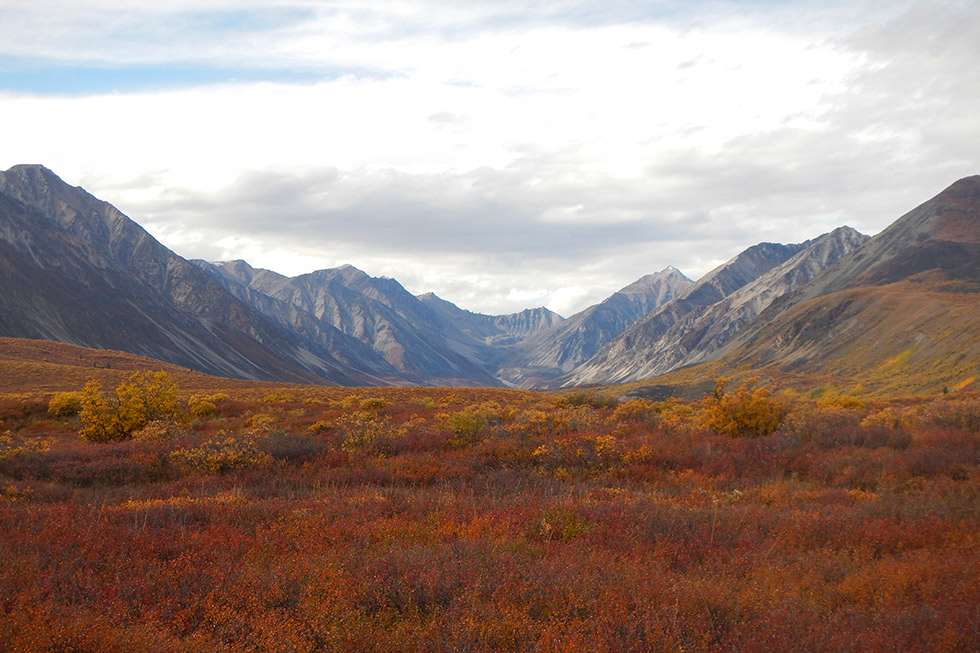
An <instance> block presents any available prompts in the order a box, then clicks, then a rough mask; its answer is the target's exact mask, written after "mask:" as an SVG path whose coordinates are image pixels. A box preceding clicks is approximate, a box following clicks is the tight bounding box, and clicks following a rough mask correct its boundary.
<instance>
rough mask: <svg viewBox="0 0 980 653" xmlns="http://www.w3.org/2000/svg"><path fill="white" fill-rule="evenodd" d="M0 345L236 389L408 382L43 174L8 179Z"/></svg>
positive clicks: (2, 205)
mask: <svg viewBox="0 0 980 653" xmlns="http://www.w3.org/2000/svg"><path fill="white" fill-rule="evenodd" d="M0 335H4V336H14V337H24V338H42V339H50V340H58V341H61V342H66V343H71V344H77V345H83V346H86V347H95V348H101V349H116V350H122V351H127V352H130V353H134V354H139V355H143V356H149V357H152V358H155V359H159V360H163V361H167V362H171V363H175V364H178V365H182V366H186V367H190V368H192V369H196V370H200V371H204V372H208V373H211V374H218V375H222V376H230V377H239V378H249V379H264V380H281V381H296V382H304V383H340V384H377V383H397V382H400V379H399V377H398V374H397V373H396V371H395V370H394V369H393V368H391V367H390V366H389V365H387V364H386V363H385V362H384V360H382V359H380V358H379V357H377V356H376V355H375V354H374V352H372V351H371V350H370V349H369V348H366V347H364V345H363V344H362V343H360V342H358V341H357V340H355V339H353V338H349V337H347V336H345V335H344V334H343V333H340V332H339V331H337V330H332V331H326V330H318V331H317V332H316V333H314V334H310V335H308V336H304V335H302V334H299V333H297V332H295V331H292V330H286V329H283V328H282V326H281V325H280V324H277V323H275V322H274V321H271V320H269V319H268V318H267V317H265V316H263V315H262V314H260V313H259V312H257V311H256V310H255V309H253V308H252V307H250V306H249V305H248V304H246V303H244V302H242V301H239V300H238V299H236V298H235V297H233V296H232V295H230V294H229V293H227V292H226V291H225V290H224V288H222V286H221V285H220V284H218V283H217V282H216V281H215V280H214V279H213V278H212V277H211V276H209V275H207V274H204V273H203V272H202V271H201V270H199V269H198V268H197V267H195V266H193V265H191V264H190V263H188V262H187V261H185V260H184V259H182V258H180V257H179V256H177V255H176V254H174V253H173V252H171V251H170V250H168V249H167V248H166V247H164V246H163V245H161V244H160V243H158V242H157V241H156V240H154V239H153V238H152V237H151V236H150V235H149V234H148V233H146V231H144V230H143V229H142V228H141V227H140V226H139V225H137V224H136V223H134V222H133V221H132V220H130V219H129V218H127V217H126V216H125V215H123V214H122V213H120V212H119V211H118V210H116V209H115V208H114V207H113V206H111V205H110V204H107V203H105V202H102V201H100V200H98V199H96V198H94V197H92V196H91V195H89V194H88V193H86V192H85V191H84V190H82V189H81V188H76V187H72V186H69V185H68V184H65V183H64V182H63V181H62V180H61V179H59V178H58V177H57V176H56V175H55V174H54V173H52V172H51V171H50V170H47V169H46V168H44V167H42V166H16V167H14V168H11V169H10V170H8V171H6V172H2V173H0Z"/></svg>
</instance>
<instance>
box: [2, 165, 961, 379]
mask: <svg viewBox="0 0 980 653" xmlns="http://www.w3.org/2000/svg"><path fill="white" fill-rule="evenodd" d="M978 293H980V177H968V178H966V179H962V180H960V181H958V182H956V183H954V184H953V185H952V186H950V187H949V188H948V189H946V190H945V191H943V192H942V193H940V194H939V195H938V196H937V197H935V198H933V199H932V200H929V201H928V202H926V203H925V204H923V205H922V206H920V207H918V208H916V209H914V210H913V211H911V212H909V213H908V214H906V215H905V216H902V217H901V218H899V219H898V220H897V221H896V222H895V223H894V224H892V225H891V226H890V227H889V228H887V229H885V230H884V231H882V232H881V233H879V234H878V235H876V236H874V237H871V238H869V237H867V236H864V235H862V234H859V233H858V232H856V231H855V230H853V229H851V228H849V227H841V228H838V229H836V230H834V231H832V232H830V233H827V234H824V235H823V236H820V237H818V238H815V239H812V240H809V241H806V242H803V243H797V244H788V245H787V244H778V243H760V244H758V245H754V246H752V247H749V248H748V249H746V250H745V251H743V252H742V253H740V254H739V255H737V256H736V257H734V258H733V259H731V260H730V261H728V262H726V263H724V264H723V265H721V266H719V267H718V268H716V269H714V270H712V271H711V272H709V273H708V274H706V275H704V276H703V277H702V278H700V279H698V280H697V281H696V282H695V281H691V280H690V279H688V278H687V277H685V276H684V275H683V274H682V273H681V272H680V271H679V270H677V269H676V268H674V267H672V266H669V267H667V268H665V269H664V270H661V271H660V272H656V273H653V274H649V275H646V276H644V277H642V278H641V279H638V280H637V281H635V282H633V283H631V284H629V285H627V286H626V287H624V288H623V289H621V290H619V291H618V292H616V293H614V294H612V295H611V296H610V297H608V298H607V299H605V300H604V301H602V302H600V303H598V304H596V305H594V306H591V307H589V308H587V309H585V310H583V311H581V312H579V313H577V314H575V315H572V316H570V317H568V318H567V319H564V318H562V317H561V316H559V315H558V314H556V313H554V312H552V311H549V310H548V309H546V308H533V309H527V310H524V311H521V312H519V313H514V314H511V315H496V316H495V315H483V314H479V313H473V312H470V311H467V310H464V309H461V308H459V307H457V306H456V305H454V304H452V303H451V302H448V301H446V300H444V299H441V298H439V297H437V296H436V295H434V294H432V293H428V294H424V295H419V296H415V295H413V294H412V293H410V292H409V291H407V290H406V289H405V288H404V287H403V286H402V285H401V284H400V283H398V282H397V281H396V280H394V279H390V278H378V277H372V276H370V275H368V274H366V273H364V272H362V271H361V270H358V269H357V268H354V267H353V266H349V265H346V266H342V267H339V268H334V269H328V270H318V271H316V272H311V273H309V274H304V275H299V276H296V277H287V276H284V275H281V274H278V273H276V272H273V271H270V270H262V269H257V268H254V267H252V266H251V265H249V264H248V263H247V262H245V261H224V262H208V261H198V260H195V261H188V260H185V259H184V258H182V257H180V256H178V255H177V254H175V253H174V252H172V251H170V250H169V249H167V248H166V247H164V246H163V245H162V244H160V243H159V242H157V241H156V240H155V239H154V238H153V237H152V236H151V235H150V234H148V233H147V232H146V231H145V230H144V229H143V228H142V227H140V226H139V225H138V224H136V223H135V222H134V221H132V220H131V219H129V218H128V217H126V216H125V215H123V214H122V213H121V212H120V211H118V210H117V209H116V208H115V207H113V206H111V205H110V204H108V203H106V202H103V201H101V200H99V199H97V198H95V197H93V196H92V195H90V194H89V193H87V192H86V191H84V190H83V189H81V188H78V187H73V186H71V185H69V184H67V183H65V182H63V181H62V180H61V179H60V178H59V177H58V176H57V175H55V174H54V173H53V172H51V171H50V170H48V169H47V168H44V167H43V166H39V165H21V166H15V167H13V168H11V169H10V170H7V171H6V172H0V336H8V337H17V338H33V339H43V340H55V341H60V342H65V343H70V344H75V345H81V346H85V347H90V348H96V349H114V350H120V351H126V352H130V353H134V354H138V355H141V356H147V357H151V358H155V359H158V360H161V361H166V362H168V363H172V364H176V365H180V366H183V367H187V368H190V369H193V370H198V371H202V372H206V373H209V374H216V375H221V376H228V377H234V378H243V379H257V380H271V381H290V382H299V383H321V384H340V385H392V384H398V385H406V384H418V385H479V386H519V387H538V386H552V387H557V386H575V385H583V384H608V383H624V382H635V381H644V380H646V379H650V378H652V377H655V376H658V375H662V374H665V373H669V372H675V373H676V372H677V371H678V370H691V369H694V370H696V369H698V366H704V365H707V364H710V365H712V366H713V367H712V371H713V372H714V371H717V370H719V369H722V368H725V367H726V366H727V367H728V368H730V369H744V368H746V367H758V368H765V369H769V370H774V371H782V372H784V373H795V374H802V373H808V374H815V375H846V376H847V377H848V378H854V379H867V382H868V383H874V382H875V380H876V379H893V380H894V381H895V382H898V381H899V380H900V379H902V378H908V377H910V375H911V376H916V375H917V377H916V378H919V379H921V380H922V383H921V384H920V385H922V386H923V387H926V386H928V387H930V388H933V387H935V386H937V384H941V385H944V386H949V385H952V386H954V387H961V386H963V385H964V382H965V381H970V378H971V376H973V377H974V378H975V377H977V376H980V329H978V328H977V324H980V319H978V318H980V314H978V305H980V302H978V301H977V299H978V297H980V295H978ZM889 361H891V362H889ZM719 366H721V367H719ZM722 371H723V370H722ZM970 382H972V381H970Z"/></svg>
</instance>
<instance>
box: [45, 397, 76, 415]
mask: <svg viewBox="0 0 980 653" xmlns="http://www.w3.org/2000/svg"><path fill="white" fill-rule="evenodd" d="M83 397H84V394H83V393H81V392H59V393H58V394H56V395H55V396H53V397H51V401H49V402H48V413H50V414H51V415H53V416H54V417H74V416H75V415H77V414H78V413H79V412H81V410H82V398H83Z"/></svg>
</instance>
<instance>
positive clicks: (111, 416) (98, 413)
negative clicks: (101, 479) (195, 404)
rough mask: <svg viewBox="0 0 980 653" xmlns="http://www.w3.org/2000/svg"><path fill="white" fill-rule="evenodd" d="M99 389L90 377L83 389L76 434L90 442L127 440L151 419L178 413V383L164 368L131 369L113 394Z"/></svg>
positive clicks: (164, 418) (164, 417)
mask: <svg viewBox="0 0 980 653" xmlns="http://www.w3.org/2000/svg"><path fill="white" fill-rule="evenodd" d="M101 390H102V386H101V385H99V383H98V382H97V381H89V382H88V383H86V384H85V389H84V390H83V391H82V401H81V404H82V408H81V411H80V412H79V416H80V417H81V420H82V428H81V430H80V431H79V435H81V437H82V438H83V439H85V440H88V441H89V442H112V441H115V440H128V439H129V438H130V437H132V434H133V432H134V431H137V430H139V429H141V428H143V427H144V426H146V424H147V423H148V422H150V421H153V420H162V421H174V420H176V419H177V417H178V416H179V411H178V406H177V393H178V390H177V384H176V383H174V381H173V379H172V378H171V377H170V375H169V374H167V373H166V372H163V371H160V372H149V371H143V372H134V373H133V374H131V375H130V377H129V379H127V380H126V381H124V382H122V383H120V384H119V386H118V387H117V388H116V396H115V397H104V396H103V395H102V392H101Z"/></svg>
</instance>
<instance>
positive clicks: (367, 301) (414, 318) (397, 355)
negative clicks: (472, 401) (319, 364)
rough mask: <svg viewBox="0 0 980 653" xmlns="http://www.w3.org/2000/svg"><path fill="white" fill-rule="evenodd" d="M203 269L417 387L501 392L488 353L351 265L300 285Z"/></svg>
mask: <svg viewBox="0 0 980 653" xmlns="http://www.w3.org/2000/svg"><path fill="white" fill-rule="evenodd" d="M198 265H200V266H201V267H202V268H204V269H205V270H207V271H209V272H211V273H212V274H215V275H217V276H218V277H219V278H221V279H223V280H224V282H225V283H226V284H228V287H229V288H230V289H231V290H232V291H233V292H234V293H235V294H236V295H237V296H239V297H241V298H243V299H245V300H246V301H249V302H250V303H251V304H252V305H253V306H255V307H256V308H258V309H259V310H261V311H263V312H266V313H267V314H269V315H271V316H273V317H276V316H281V315H282V314H283V312H284V311H295V310H299V311H302V312H304V313H308V314H311V315H313V316H315V317H316V318H317V319H319V320H320V321H322V322H323V323H325V324H329V325H332V326H333V327H335V328H337V329H339V330H340V331H341V332H343V333H345V334H347V335H349V336H351V337H354V338H356V339H358V340H359V341H360V342H362V343H364V344H366V345H367V346H369V347H371V348H372V350H373V351H375V352H376V353H377V354H378V355H380V356H381V357H383V358H384V359H385V361H387V362H388V363H389V364H390V365H391V366H392V367H393V368H395V369H396V370H398V372H399V373H401V374H402V375H403V376H405V378H407V379H410V380H413V381H414V382H416V383H428V384H438V385H499V381H498V380H497V379H496V378H495V377H494V376H493V374H492V371H491V370H489V369H488V368H487V367H486V366H485V364H484V363H485V360H484V359H486V358H490V355H489V353H488V352H487V351H485V350H487V349H488V348H487V347H486V345H485V344H484V343H481V342H478V341H476V340H474V339H473V338H472V337H470V336H468V335H467V334H464V333H462V332H460V331H458V330H457V329H456V328H455V327H453V325H451V324H449V323H447V322H446V321H445V320H443V319H441V317H440V316H439V314H438V313H437V312H436V311H434V310H433V309H432V308H430V307H429V306H426V305H425V304H424V303H423V302H421V301H419V299H418V298H416V297H415V296H414V295H412V294H411V293H409V292H408V291H407V290H405V288H404V287H402V285H401V284H399V283H398V282H397V281H395V280H394V279H386V278H376V277H371V276H369V275H367V274H365V273H364V272H362V271H361V270H358V269H357V268H355V267H353V266H350V265H345V266H342V267H339V268H335V269H329V270H318V271H316V272H312V273H310V274H304V275H300V276H297V277H285V276H282V275H278V274H276V273H273V272H269V271H267V270H256V269H254V268H252V267H251V266H249V265H248V264H247V263H245V262H244V261H231V262H224V263H220V264H206V263H203V262H199V263H198ZM270 299H272V300H275V303H271V302H270V301H269V300H270Z"/></svg>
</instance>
